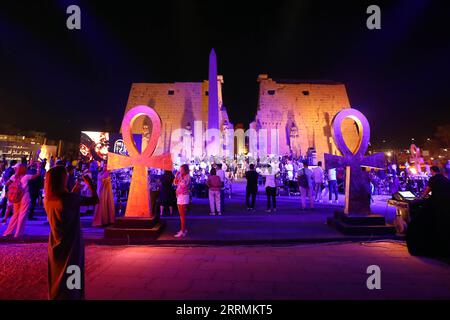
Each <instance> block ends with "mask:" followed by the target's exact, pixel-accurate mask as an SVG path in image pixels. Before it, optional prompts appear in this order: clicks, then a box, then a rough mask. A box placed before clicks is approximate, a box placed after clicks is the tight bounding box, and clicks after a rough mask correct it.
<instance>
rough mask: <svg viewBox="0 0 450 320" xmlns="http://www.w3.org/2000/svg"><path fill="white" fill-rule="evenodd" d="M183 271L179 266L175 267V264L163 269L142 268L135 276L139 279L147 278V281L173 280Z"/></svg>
mask: <svg viewBox="0 0 450 320" xmlns="http://www.w3.org/2000/svg"><path fill="white" fill-rule="evenodd" d="M181 270H182V267H181V266H179V265H177V266H173V264H171V265H169V266H164V267H162V268H159V269H156V268H152V267H149V268H144V269H142V268H140V269H139V270H136V273H134V274H135V276H136V277H138V278H144V279H145V278H147V279H157V278H161V279H171V278H173V277H175V276H176V275H177V273H178V272H180V271H181Z"/></svg>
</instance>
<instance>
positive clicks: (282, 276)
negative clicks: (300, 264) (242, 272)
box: [252, 270, 295, 282]
mask: <svg viewBox="0 0 450 320" xmlns="http://www.w3.org/2000/svg"><path fill="white" fill-rule="evenodd" d="M294 277H295V274H292V273H289V272H282V271H275V272H268V271H266V270H258V271H255V272H253V273H252V280H254V281H273V282H290V281H292V278H294Z"/></svg>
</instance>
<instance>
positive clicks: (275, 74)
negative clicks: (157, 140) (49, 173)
mask: <svg viewBox="0 0 450 320" xmlns="http://www.w3.org/2000/svg"><path fill="white" fill-rule="evenodd" d="M70 4H78V5H79V6H80V7H81V13H82V21H81V24H82V28H81V30H79V31H70V30H68V29H67V28H66V19H67V17H68V14H66V8H67V6H68V5H70ZM370 4H378V5H379V6H380V7H381V11H382V19H381V20H382V29H381V30H373V31H372V30H368V29H367V28H366V19H367V17H368V14H366V8H367V6H368V5H370ZM444 4H445V2H436V1H429V0H428V1H426V0H404V1H370V2H368V1H317V0H316V1H302V0H292V1H271V2H263V1H259V2H254V3H252V2H248V1H243V0H241V1H195V2H194V1H188V0H180V1H132V0H127V1H120V0H119V1H76V0H70V1H45V0H43V1H12V0H11V1H9V0H2V2H1V4H0V111H1V114H0V116H1V118H0V127H2V126H3V127H5V126H12V127H16V128H19V129H23V130H26V129H28V130H40V131H44V132H47V135H48V136H49V137H54V138H59V137H61V138H69V139H72V140H75V141H76V139H77V137H78V136H79V131H80V130H82V129H83V130H112V131H118V130H119V125H120V122H121V119H122V116H123V112H124V108H125V105H126V102H127V98H128V93H129V90H130V86H131V83H133V82H174V81H202V80H204V79H207V77H208V55H209V51H210V49H211V48H212V47H214V48H215V50H216V53H217V56H218V71H219V73H220V74H223V75H224V79H225V83H224V88H223V94H224V103H225V105H226V106H227V108H228V112H229V115H230V117H231V120H232V122H234V123H238V122H243V123H245V124H248V122H250V121H251V120H252V118H253V117H254V115H255V112H256V106H257V91H258V85H257V82H256V78H257V76H258V74H261V73H267V74H269V76H270V77H271V78H274V79H277V78H279V79H290V78H291V79H309V80H334V81H339V82H343V83H345V84H346V86H347V91H348V94H349V98H350V103H351V105H352V106H353V107H354V108H357V109H359V110H361V111H362V112H363V113H364V114H366V116H367V117H368V119H369V121H370V123H371V127H372V137H373V138H372V140H373V142H374V143H377V142H378V141H381V140H382V139H387V141H388V142H387V143H388V144H389V145H397V146H405V147H407V146H409V143H410V138H411V137H415V138H416V139H420V138H421V139H425V138H426V137H428V136H431V135H432V134H433V132H434V131H435V128H436V126H437V125H440V124H445V123H450V95H449V91H450V27H449V25H448V23H449V21H450V11H449V10H446V8H445V7H444Z"/></svg>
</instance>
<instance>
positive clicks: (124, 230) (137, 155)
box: [104, 105, 173, 240]
mask: <svg viewBox="0 0 450 320" xmlns="http://www.w3.org/2000/svg"><path fill="white" fill-rule="evenodd" d="M139 116H147V117H149V118H150V121H151V123H152V133H151V136H150V140H149V142H148V145H147V148H146V149H145V150H142V153H141V152H139V150H138V149H137V148H136V145H135V143H134V140H133V135H132V132H131V128H132V127H133V123H134V121H135V120H136V119H137V118H138V117H139ZM121 129H122V136H123V141H124V143H125V146H126V148H127V150H128V154H129V156H122V155H119V154H115V153H109V154H108V170H116V169H121V168H127V167H133V176H132V177H131V185H130V192H129V194H128V200H127V208H126V210H125V217H123V218H118V219H116V222H115V224H114V225H113V226H111V227H108V228H106V229H105V233H104V237H105V238H109V239H111V238H113V239H117V238H119V239H149V240H152V239H156V238H157V237H158V236H159V234H160V233H161V231H162V229H163V227H164V224H163V223H162V222H161V221H159V219H157V218H156V217H157V215H156V214H155V213H153V215H152V213H151V211H150V197H149V191H148V171H147V170H148V168H159V169H164V170H172V169H173V162H172V158H171V155H170V154H163V155H153V152H154V151H155V148H156V145H157V144H158V138H159V136H160V133H161V119H160V117H159V116H158V114H157V113H156V111H155V110H153V109H152V108H150V107H148V106H144V105H141V106H136V107H134V108H132V109H130V110H129V111H128V112H127V113H126V114H125V116H124V118H123V121H122V127H121Z"/></svg>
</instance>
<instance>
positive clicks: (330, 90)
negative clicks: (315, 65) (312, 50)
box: [252, 75, 359, 161]
mask: <svg viewBox="0 0 450 320" xmlns="http://www.w3.org/2000/svg"><path fill="white" fill-rule="evenodd" d="M258 81H259V84H260V87H259V101H258V111H257V114H256V117H255V122H254V123H253V124H252V126H253V127H256V128H266V129H268V132H269V134H270V129H271V128H278V129H279V139H278V146H272V145H271V142H270V139H268V140H269V141H268V153H273V151H274V150H276V149H278V153H279V154H282V155H284V154H287V153H289V152H290V151H291V149H292V152H293V153H294V154H295V155H296V156H298V155H306V152H307V151H308V148H309V147H314V148H315V149H316V152H317V158H318V160H322V161H323V154H324V153H332V154H338V151H337V150H336V147H335V145H334V142H333V139H332V132H331V122H332V120H333V117H334V116H335V114H336V113H337V112H339V111H340V110H341V109H343V108H350V102H349V99H348V96H347V92H346V89H345V86H344V85H343V84H339V83H308V82H291V81H286V82H285V83H282V82H276V81H274V80H272V79H270V78H268V77H267V75H260V77H259V78H258ZM343 131H344V136H345V138H346V141H347V143H348V145H349V147H350V148H351V149H353V148H356V146H357V144H358V140H359V138H358V133H357V130H356V126H355V125H354V122H353V121H352V120H350V119H346V121H345V122H344V124H343Z"/></svg>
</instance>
